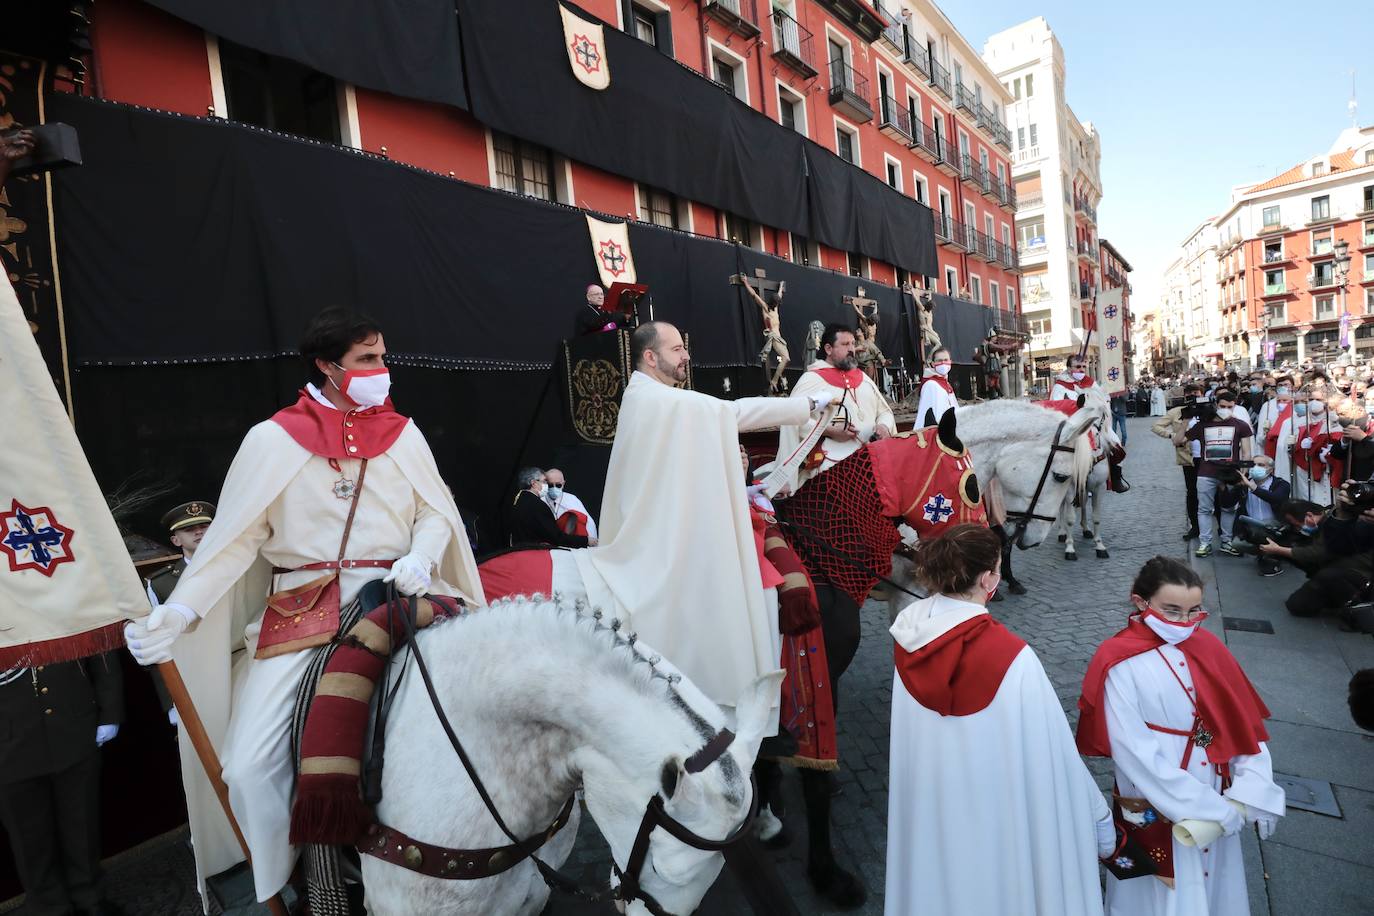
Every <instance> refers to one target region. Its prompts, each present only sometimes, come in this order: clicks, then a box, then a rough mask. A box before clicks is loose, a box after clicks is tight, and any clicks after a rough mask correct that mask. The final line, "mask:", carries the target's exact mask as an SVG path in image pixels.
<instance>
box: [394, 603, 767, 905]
mask: <svg viewBox="0 0 1374 916" xmlns="http://www.w3.org/2000/svg"><path fill="white" fill-rule="evenodd" d="M386 606H387V616H388V618H394V617H395V616H397V615H398V614H399V616H400V618H401V621H402V623H403V625H404V626H405V630H406V648H407V650H408V651H409V652H410V654H411V655H412V656H413V657H414V658H415V666H416V668H417V669H418V670H419V672H420V679H421V680H422V681H424V685H425V690H426V692H428V694H429V702H430V705H431V706H433V707H434V714H435V716H436V717H438V719H439V725H440V726H441V727H442V728H443V730H444V735H445V736H446V737H447V738H448V743H449V744H450V745H451V746H452V747H453V750H454V752H455V753H456V754H457V755H458V760H459V761H460V762H461V763H462V764H463V769H464V770H465V771H466V772H467V775H468V779H470V780H471V781H472V785H473V787H474V788H475V789H476V790H477V795H478V797H480V798H481V799H482V804H483V805H485V806H486V809H487V813H488V814H490V815H491V817H492V820H494V821H495V822H496V826H497V827H500V828H501V832H502V833H504V834H505V835H506V836H507V837H508V838H509V839H510V841H511V842H512V843H514V844H515V845H516V846H518V847H520V848H521V850H522V851H524V852H525V853H526V854H527V855H528V857H529V859H530V861H532V862H534V864H535V867H536V868H538V869H539V875H540V877H542V878H543V879H544V883H545V884H547V885H548V886H549V887H550V888H552V889H555V890H559V891H562V892H564V893H566V894H572V895H574V896H577V897H580V898H582V899H583V900H586V901H587V902H589V903H600V902H603V901H606V900H612V901H620V902H622V903H630V902H631V901H634V900H638V901H640V902H641V903H643V904H644V907H645V908H646V909H647V910H648V911H649V912H650V913H651V914H652V916H674V914H673V913H670V912H669V911H667V910H665V909H664V908H663V906H662V905H661V904H660V903H659V902H658V901H657V900H655V899H654V897H653V895H652V894H650V893H649V892H648V891H646V890H644V888H643V887H642V886H641V885H640V883H639V878H640V872H641V871H642V870H643V868H644V863H645V862H646V861H647V859H648V857H649V838H650V835H651V834H652V833H653V832H654V828H655V827H662V828H663V829H664V830H665V831H666V832H667V833H668V834H669V835H670V836H672V837H673V838H674V839H676V840H678V841H679V842H681V843H685V844H686V845H688V846H691V847H692V848H693V849H700V850H702V851H704V852H720V851H722V850H724V849H726V848H727V847H729V846H731V845H733V844H735V843H737V842H739V841H740V840H741V839H742V838H743V837H744V836H745V834H746V833H747V832H748V831H749V829H750V828H751V827H752V826H753V825H754V820H755V818H756V817H757V816H758V810H759V793H758V786H757V785H756V784H755V782H754V777H753V774H752V773H751V774H750V776H749V813H748V814H747V815H745V818H744V821H743V822H742V823H741V824H740V825H739V826H738V827H736V828H735V830H734V831H733V832H732V833H731V834H730V835H729V836H727V837H726V838H725V839H723V840H711V839H707V838H706V837H702V836H698V835H697V834H695V833H693V832H692V831H691V830H689V829H688V828H687V826H686V825H684V824H683V823H682V822H681V821H678V820H677V819H675V818H674V817H673V816H672V815H670V814H669V813H668V810H667V808H666V807H665V804H664V799H663V794H662V793H661V792H655V793H654V794H653V795H652V796H651V797H650V798H649V802H648V804H647V805H645V807H644V816H643V817H642V818H641V819H640V821H639V832H638V833H637V834H636V835H635V841H634V845H633V846H632V847H631V848H630V857H629V858H628V859H627V860H626V862H625V868H624V869H621V868H620V867H619V866H618V865H616V864H615V862H614V860H612V862H611V867H612V868H613V869H614V870H615V874H616V877H617V878H618V879H619V881H620V883H619V884H618V885H617V886H616V887H615V888H612V889H611V890H610V891H609V892H606V891H589V890H584V889H583V888H582V887H581V886H580V885H579V884H578V883H577V882H576V881H575V880H573V879H572V878H569V877H568V876H567V875H564V874H563V873H562V872H560V871H559V870H558V869H556V868H554V867H553V866H552V865H549V864H548V863H547V862H545V861H544V860H543V859H541V858H539V856H537V855H535V854H534V850H535V848H538V846H537V844H536V845H534V848H530V847H531V844H532V842H533V840H532V839H523V840H522V839H521V838H520V837H517V836H516V835H515V834H514V833H513V832H512V831H511V829H510V828H509V827H507V826H506V822H505V819H503V818H502V817H501V814H500V812H498V811H497V810H496V804H495V803H494V802H493V801H492V800H491V795H490V794H489V793H488V792H487V787H486V786H485V785H484V784H483V782H482V780H481V778H480V777H479V776H478V775H477V770H476V768H475V767H474V766H473V765H472V760H471V759H469V757H468V754H467V751H466V750H465V749H464V748H463V742H462V741H460V740H459V739H458V733H457V732H455V731H454V730H453V725H452V723H450V722H449V720H448V716H447V715H446V714H445V713H444V708H443V705H442V704H441V703H440V702H439V694H438V692H437V691H436V690H435V689H434V682H433V680H431V679H430V676H429V668H428V666H426V665H425V660H424V656H423V655H421V653H420V646H419V641H418V640H417V639H416V638H415V635H416V627H415V607H416V599H415V598H414V597H411V598H409V599H406V598H405V597H403V596H401V595H400V594H399V593H398V592H397V591H396V586H395V584H394V583H392V584H388V585H387V597H386ZM391 628H392V620H391V619H388V620H387V632H392V629H391ZM383 683H385V681H383ZM734 739H735V735H734V733H733V732H731V731H730V730H729V729H728V728H727V729H721V730H720V731H718V732H716V734H715V735H713V736H712V737H711V738H710V740H708V741H707V742H706V744H704V745H703V746H702V747H701V748H700V749H699V750H697V751H696V752H695V753H694V754H692V756H690V757H688V758H687V760H686V761H685V762H684V764H683V766H684V769H686V771H687V772H688V773H700V772H702V771H703V770H705V769H706V768H707V767H709V766H710V765H711V764H713V763H715V762H716V761H717V760H719V759H720V758H721V756H723V755H724V754H725V752H726V751H727V750H728V749H729V747H730V744H731V742H733V741H734ZM378 795H379V796H380V792H378ZM534 839H541V840H542V834H541V835H540V836H539V837H536V838H534Z"/></svg>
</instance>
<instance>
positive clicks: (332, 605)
mask: <svg viewBox="0 0 1374 916" xmlns="http://www.w3.org/2000/svg"><path fill="white" fill-rule="evenodd" d="M338 631H339V574H338V572H337V571H335V572H331V573H329V574H328V575H325V576H321V577H320V578H318V579H314V580H311V581H310V582H306V583H305V584H303V585H298V586H296V587H295V588H290V589H286V590H285V591H280V592H275V593H273V594H271V595H268V596H267V610H266V611H265V612H264V613H263V615H262V631H261V632H260V633H259V634H258V648H257V651H256V652H255V653H254V654H253V657H254V658H272V657H274V656H277V655H286V654H288V653H291V652H299V651H301V650H302V649H313V648H315V647H317V646H323V645H324V644H325V643H327V642H329V641H330V640H331V639H333V638H334V635H335V634H336V633H338Z"/></svg>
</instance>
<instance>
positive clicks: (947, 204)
mask: <svg viewBox="0 0 1374 916" xmlns="http://www.w3.org/2000/svg"><path fill="white" fill-rule="evenodd" d="M935 190H936V192H937V193H938V194H939V197H938V200H939V201H940V208H939V210H938V211H936V212H937V213H939V214H943V215H944V216H946V217H948V218H950V219H953V218H954V217H953V216H952V215H951V214H950V211H951V210H953V209H954V196H953V195H952V194H950V193H949V191H948V189H946V188H942V187H940V186H938V185H937V186H936V188H935Z"/></svg>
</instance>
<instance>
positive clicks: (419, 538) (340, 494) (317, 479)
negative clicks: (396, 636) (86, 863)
mask: <svg viewBox="0 0 1374 916" xmlns="http://www.w3.org/2000/svg"><path fill="white" fill-rule="evenodd" d="M301 353H302V355H303V356H304V357H305V359H306V361H307V363H308V366H309V370H310V377H311V380H310V383H309V384H307V385H306V387H305V389H304V390H303V391H302V392H301V394H300V399H299V400H298V401H297V402H296V403H295V404H294V405H292V406H291V407H288V408H286V409H284V410H281V411H278V412H277V413H276V414H275V415H274V416H273V417H272V418H271V419H270V420H267V421H265V422H262V423H259V424H258V425H256V426H254V427H253V428H252V429H250V430H249V431H248V434H247V435H246V436H245V437H244V440H243V444H242V445H241V446H240V447H239V452H238V454H237V455H236V456H235V458H234V462H233V464H232V465H231V466H230V468H229V473H228V476H227V477H226V478H225V481H224V489H223V491H222V492H221V494H220V499H219V511H218V513H217V514H216V516H215V520H214V522H213V523H212V524H211V525H210V528H209V530H208V531H207V532H206V534H205V538H204V540H203V541H202V542H201V545H200V547H199V548H198V549H197V550H196V555H195V557H194V558H193V559H192V561H191V563H190V565H189V566H187V568H186V571H185V572H184V573H182V575H181V579H180V581H179V582H178V583H177V586H176V588H175V590H174V591H173V592H172V594H171V595H170V596H169V598H168V599H167V601H166V602H165V603H163V604H161V605H159V606H158V607H156V608H154V609H153V612H152V614H151V615H150V616H149V617H147V618H145V619H144V620H142V621H137V622H134V623H131V624H129V625H128V626H127V627H126V628H125V635H126V638H127V640H128V645H129V650H130V651H131V652H132V653H133V655H134V658H136V659H137V660H138V662H139V663H140V664H143V665H151V664H155V663H158V662H163V661H167V660H168V659H173V660H175V661H176V662H177V663H178V666H179V668H180V670H181V673H182V675H183V678H184V679H185V681H186V685H187V688H188V689H189V691H190V694H191V698H192V699H193V701H194V702H195V704H196V707H197V709H198V711H199V713H200V715H201V718H202V719H203V721H204V724H205V727H206V730H207V731H208V733H209V735H210V738H211V740H212V741H213V742H214V744H215V746H216V747H217V748H218V749H219V751H220V756H221V760H222V763H223V765H224V772H223V777H224V781H225V782H226V783H227V784H228V788H229V801H230V805H231V807H232V808H233V811H234V816H235V819H236V820H237V821H238V823H239V826H240V827H241V828H242V831H243V835H244V838H245V840H246V841H247V843H248V847H249V850H250V851H251V853H252V856H253V878H254V883H255V884H256V890H257V897H258V900H260V901H265V900H267V899H269V898H271V897H272V896H273V895H274V894H276V893H277V892H278V891H280V890H281V888H282V887H283V886H284V885H285V884H286V882H287V879H288V878H289V877H290V875H291V870H292V867H293V865H294V864H295V859H296V852H297V850H296V848H295V847H292V846H291V845H290V843H289V841H288V830H287V828H288V824H289V822H290V814H291V812H290V802H291V790H292V784H293V782H294V772H293V765H292V759H291V746H290V740H289V732H290V725H291V718H292V710H293V707H294V705H295V700H296V691H297V688H298V687H299V686H300V682H301V678H302V676H303V675H304V672H305V669H306V668H307V666H308V665H309V663H310V661H311V659H312V657H313V656H314V653H313V652H310V651H306V650H308V649H311V648H314V647H318V646H321V645H323V644H324V643H327V642H329V641H330V640H331V639H333V638H334V636H335V635H336V633H337V631H338V628H339V622H340V617H341V610H342V609H347V608H349V606H350V605H351V604H353V603H354V602H355V601H356V600H357V596H358V592H359V590H360V589H361V588H362V587H363V586H364V585H365V584H366V583H368V582H369V581H371V580H374V579H378V578H381V577H382V576H385V577H386V580H387V581H388V582H394V583H395V585H396V587H397V589H398V590H400V591H401V592H403V593H404V594H407V595H416V594H425V593H427V592H428V593H433V594H438V595H450V596H458V597H461V598H462V599H464V600H465V601H467V602H469V603H476V604H483V603H485V602H484V600H483V595H482V586H481V581H480V580H479V579H478V576H477V568H476V564H475V563H474V562H473V558H472V551H471V548H470V547H469V545H468V539H467V535H466V533H465V531H464V528H463V523H462V520H461V519H460V518H459V516H458V508H457V506H456V505H454V502H453V496H452V495H451V494H450V492H449V489H448V487H447V486H446V485H445V484H444V481H443V479H442V478H441V477H440V476H439V471H438V468H437V467H436V466H435V463H434V456H433V454H432V453H431V452H430V449H429V444H428V443H427V442H426V441H425V437H424V435H423V434H422V433H421V432H420V431H419V430H418V429H417V428H416V427H415V424H414V423H412V422H411V421H410V420H409V419H408V418H406V417H404V416H402V415H401V414H399V413H397V412H396V410H395V408H394V407H393V406H392V404H391V400H390V398H389V397H388V396H387V395H388V390H389V387H390V377H389V375H388V373H387V369H386V366H385V362H384V357H385V355H386V345H385V343H384V341H383V339H382V332H381V329H380V328H379V327H378V326H377V325H376V324H375V323H374V322H372V321H371V320H370V319H368V318H365V317H363V316H361V315H358V314H356V313H354V312H351V311H348V310H346V309H340V308H333V309H327V310H325V311H323V312H321V313H320V314H319V315H317V316H315V318H314V320H313V321H312V322H311V323H310V326H309V328H307V330H306V332H305V337H304V339H303V340H302V342H301ZM269 576H270V577H271V579H270V582H271V584H270V588H269ZM269 592H271V594H269ZM264 597H266V600H267V603H268V609H267V610H266V611H265V612H264V604H263V602H264ZM303 608H304V609H306V612H305V613H302V612H301V611H302V609H303ZM364 610H370V608H365V609H364ZM245 644H246V646H247V648H248V649H249V650H252V655H251V657H249V654H248V653H240V657H239V658H237V659H236V660H235V661H234V663H233V669H234V670H233V672H232V674H231V653H233V652H234V650H235V649H241V648H244V647H245ZM231 696H232V698H233V699H232V703H231V701H230V698H231ZM181 750H182V767H181V772H182V779H183V782H184V784H185V789H186V800H187V808H188V810H189V813H190V822H191V834H192V838H193V840H194V843H193V845H194V849H195V854H196V869H197V878H198V882H199V885H200V887H201V889H202V892H203V890H204V881H205V878H206V877H207V876H208V875H212V874H215V873H217V872H219V871H222V870H224V869H226V868H229V867H231V866H232V865H234V864H235V863H236V862H238V861H241V860H242V858H243V855H242V852H241V851H240V850H239V848H238V846H237V844H236V842H235V840H234V838H233V835H232V833H231V832H230V830H229V824H228V821H227V820H226V819H225V818H224V815H223V813H222V811H221V809H220V807H219V806H218V803H217V800H216V798H215V795H214V793H213V791H212V790H211V787H210V785H209V783H208V781H207V780H206V778H205V775H204V773H203V772H202V770H201V767H200V765H199V763H198V762H197V759H196V757H195V754H194V751H192V750H191V748H190V746H189V742H188V741H187V739H186V738H185V736H184V735H183V737H182V748H181Z"/></svg>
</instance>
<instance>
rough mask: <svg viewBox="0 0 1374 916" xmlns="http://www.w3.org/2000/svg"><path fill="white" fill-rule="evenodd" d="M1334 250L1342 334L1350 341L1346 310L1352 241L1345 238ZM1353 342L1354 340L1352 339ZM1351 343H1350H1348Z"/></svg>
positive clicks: (1348, 317) (1333, 264) (1333, 263)
mask: <svg viewBox="0 0 1374 916" xmlns="http://www.w3.org/2000/svg"><path fill="white" fill-rule="evenodd" d="M1334 250H1335V253H1336V259H1335V260H1334V261H1333V262H1332V265H1331V266H1332V273H1333V274H1334V275H1335V278H1336V287H1337V289H1338V290H1339V291H1340V297H1341V335H1342V336H1344V337H1345V338H1346V341H1350V337H1349V334H1350V315H1349V314H1348V313H1347V312H1346V310H1345V278H1346V277H1347V276H1349V274H1350V243H1349V242H1347V241H1346V240H1345V239H1341V240H1340V241H1338V242H1337V243H1336V244H1335V246H1334ZM1351 343H1352V344H1353V341H1351ZM1347 345H1349V344H1347Z"/></svg>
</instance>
